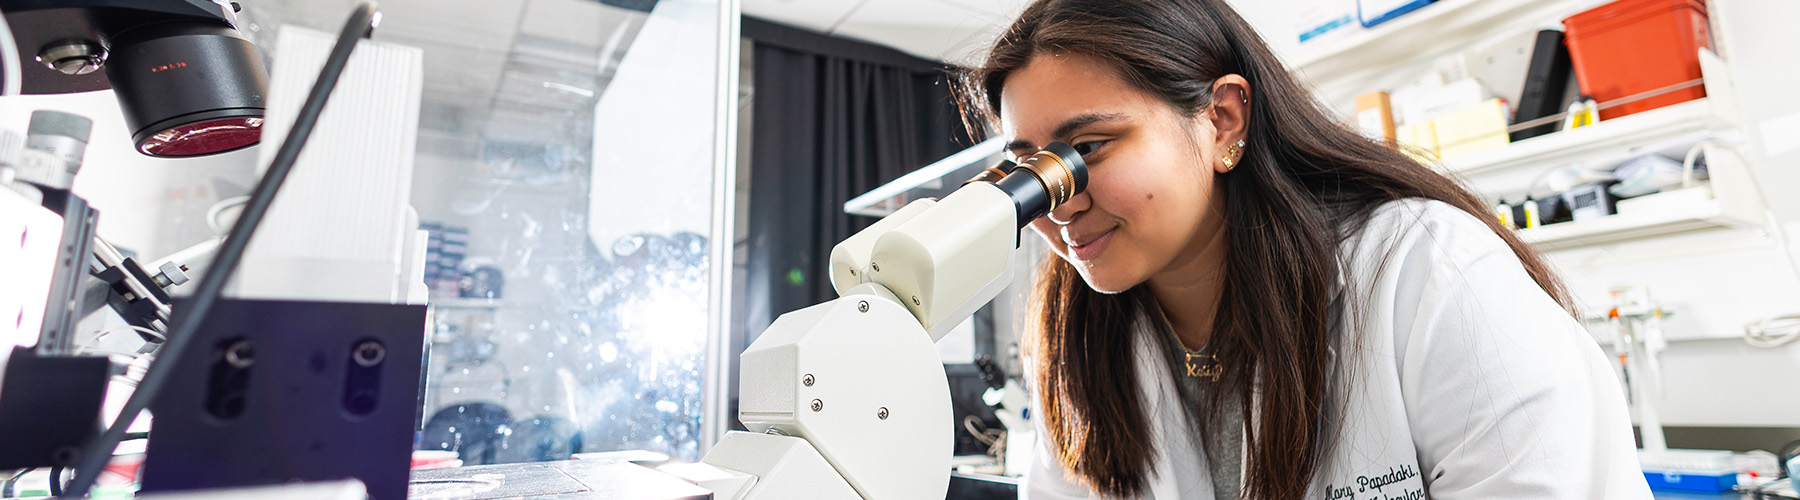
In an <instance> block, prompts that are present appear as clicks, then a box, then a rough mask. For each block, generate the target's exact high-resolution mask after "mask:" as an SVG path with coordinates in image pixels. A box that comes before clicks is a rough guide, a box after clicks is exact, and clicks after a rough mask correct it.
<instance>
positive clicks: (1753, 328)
mask: <svg viewBox="0 0 1800 500" xmlns="http://www.w3.org/2000/svg"><path fill="white" fill-rule="evenodd" d="M1726 148H1727V149H1729V150H1730V151H1731V152H1732V153H1733V154H1737V148H1735V147H1729V146H1726ZM1709 162H1710V160H1709ZM1744 172H1745V173H1747V174H1749V176H1750V183H1751V184H1754V185H1755V186H1756V197H1757V198H1758V201H1761V202H1762V208H1763V219H1764V223H1765V224H1768V225H1769V235H1770V236H1772V237H1774V238H1775V246H1776V247H1778V248H1779V249H1780V250H1781V256H1782V257H1784V259H1783V260H1786V261H1787V263H1788V270H1790V271H1793V273H1794V279H1796V280H1800V260H1795V258H1794V249H1793V243H1792V241H1790V240H1789V239H1788V234H1787V225H1785V224H1782V223H1781V219H1780V218H1779V217H1776V216H1775V209H1774V208H1770V206H1769V193H1768V186H1767V185H1764V184H1763V181H1762V177H1761V176H1759V175H1757V173H1756V168H1755V167H1753V166H1750V165H1745V166H1744ZM1781 322H1786V323H1785V324H1783V325H1782V326H1784V327H1786V328H1787V330H1788V332H1787V333H1785V334H1781V335H1775V336H1771V335H1770V333H1771V331H1773V330H1776V328H1774V327H1772V326H1771V325H1772V324H1776V323H1781ZM1795 342H1800V313H1794V314H1784V315H1780V316H1774V317H1769V318H1763V319H1762V320H1760V321H1754V322H1751V323H1750V324H1747V325H1744V343H1746V344H1750V346H1751V347H1758V348H1762V349H1774V348H1777V347H1781V346H1785V345H1789V344H1793V343H1795Z"/></svg>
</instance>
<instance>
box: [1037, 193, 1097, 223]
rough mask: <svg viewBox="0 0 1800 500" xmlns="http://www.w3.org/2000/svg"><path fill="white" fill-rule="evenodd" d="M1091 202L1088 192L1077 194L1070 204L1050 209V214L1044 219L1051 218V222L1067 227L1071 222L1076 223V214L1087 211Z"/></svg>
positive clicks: (1071, 198)
mask: <svg viewBox="0 0 1800 500" xmlns="http://www.w3.org/2000/svg"><path fill="white" fill-rule="evenodd" d="M1090 202H1091V199H1090V198H1088V194H1087V192H1085V191H1083V192H1080V193H1076V194H1075V196H1072V197H1070V198H1069V201H1068V202H1066V203H1063V204H1061V205H1057V206H1056V208H1053V209H1050V213H1047V214H1044V217H1048V218H1050V222H1054V223H1056V225H1058V226H1067V225H1069V223H1070V222H1075V215H1076V214H1079V213H1082V212H1086V211H1087V209H1088V205H1089V203H1090Z"/></svg>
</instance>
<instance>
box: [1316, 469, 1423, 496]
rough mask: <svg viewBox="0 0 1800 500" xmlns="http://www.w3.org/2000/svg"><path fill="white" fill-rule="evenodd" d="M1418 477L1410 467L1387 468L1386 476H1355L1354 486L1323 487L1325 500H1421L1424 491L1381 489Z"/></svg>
mask: <svg viewBox="0 0 1800 500" xmlns="http://www.w3.org/2000/svg"><path fill="white" fill-rule="evenodd" d="M1415 477H1419V472H1418V471H1417V470H1414V469H1413V466H1411V465H1401V466H1399V467H1388V471H1387V473H1386V474H1381V475H1376V476H1357V477H1356V485H1355V486H1351V485H1348V484H1346V485H1343V486H1338V485H1336V484H1327V485H1325V500H1353V499H1357V498H1367V499H1373V500H1421V499H1423V498H1425V489H1424V488H1422V487H1420V488H1407V487H1396V488H1395V491H1391V492H1390V491H1383V488H1386V487H1387V486H1390V485H1393V484H1394V483H1398V482H1401V481H1406V480H1408V479H1412V478H1415Z"/></svg>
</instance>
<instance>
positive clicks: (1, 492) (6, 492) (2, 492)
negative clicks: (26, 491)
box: [0, 467, 37, 498]
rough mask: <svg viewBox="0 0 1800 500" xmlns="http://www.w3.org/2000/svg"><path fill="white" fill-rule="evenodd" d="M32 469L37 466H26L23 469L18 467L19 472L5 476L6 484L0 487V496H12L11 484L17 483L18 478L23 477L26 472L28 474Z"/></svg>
mask: <svg viewBox="0 0 1800 500" xmlns="http://www.w3.org/2000/svg"><path fill="white" fill-rule="evenodd" d="M34 470H37V467H26V468H23V469H19V472H17V473H14V474H13V475H12V477H10V478H7V479H6V486H5V487H0V498H12V497H13V486H14V485H17V484H19V478H22V477H25V475H26V474H30V473H31V471H34Z"/></svg>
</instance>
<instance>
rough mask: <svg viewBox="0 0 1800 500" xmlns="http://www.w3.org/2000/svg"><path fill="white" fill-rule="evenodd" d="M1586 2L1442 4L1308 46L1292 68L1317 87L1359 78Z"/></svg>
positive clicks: (1443, 0) (1454, 0)
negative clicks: (1512, 21)
mask: <svg viewBox="0 0 1800 500" xmlns="http://www.w3.org/2000/svg"><path fill="white" fill-rule="evenodd" d="M1582 4H1583V1H1582V0H1440V1H1438V2H1436V3H1432V4H1431V5H1426V6H1424V7H1420V8H1419V9H1418V10H1415V11H1412V12H1409V13H1406V14H1404V15H1401V16H1400V17H1396V18H1394V19H1392V20H1389V21H1387V22H1384V23H1381V24H1378V25H1375V27H1374V28H1370V29H1367V30H1363V31H1359V32H1357V33H1354V34H1350V35H1346V36H1343V37H1341V38H1337V39H1331V40H1320V41H1318V42H1317V45H1302V46H1301V47H1300V49H1299V50H1297V51H1296V56H1295V57H1293V58H1292V59H1291V61H1292V62H1291V64H1290V67H1292V68H1294V69H1296V70H1299V71H1300V72H1301V73H1302V74H1304V75H1305V77H1306V79H1307V80H1308V81H1311V82H1313V83H1314V84H1315V85H1317V86H1321V87H1324V86H1330V85H1331V84H1333V83H1335V82H1340V81H1344V80H1350V79H1357V78H1361V77H1363V76H1366V75H1370V74H1377V73H1382V72H1385V71H1386V70H1390V69H1393V68H1394V67H1395V66H1397V65H1400V64H1403V63H1405V62H1417V61H1419V60H1421V59H1422V58H1423V57H1425V56H1429V55H1435V54H1437V53H1441V52H1443V51H1447V50H1453V49H1456V48H1459V47H1463V46H1466V45H1468V44H1470V43H1474V42H1476V41H1479V40H1482V39H1484V38H1488V37H1491V36H1494V35H1495V34H1497V33H1500V32H1502V31H1504V30H1506V29H1509V28H1510V26H1508V23H1507V22H1496V20H1519V19H1524V20H1534V19H1561V17H1560V16H1565V15H1568V14H1571V13H1573V12H1577V11H1578V10H1579V8H1580V6H1581V5H1582Z"/></svg>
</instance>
